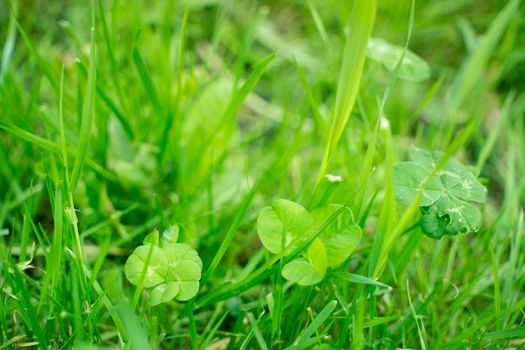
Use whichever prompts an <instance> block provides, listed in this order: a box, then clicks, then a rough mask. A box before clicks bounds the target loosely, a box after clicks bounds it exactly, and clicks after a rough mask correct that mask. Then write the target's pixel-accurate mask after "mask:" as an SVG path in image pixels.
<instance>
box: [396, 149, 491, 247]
mask: <svg viewBox="0 0 525 350" xmlns="http://www.w3.org/2000/svg"><path fill="white" fill-rule="evenodd" d="M409 154H410V159H411V161H408V162H400V163H397V164H396V165H395V166H394V186H395V193H396V197H397V198H398V200H400V201H401V202H404V203H410V202H411V201H412V200H413V199H414V197H415V196H416V194H417V193H418V192H419V191H420V190H421V192H422V197H421V201H420V203H419V205H420V207H421V214H422V216H421V222H420V226H421V229H422V231H423V233H425V234H426V235H427V236H430V237H432V238H437V239H439V238H441V237H443V236H444V235H457V234H466V233H469V232H477V231H478V230H479V228H480V226H481V213H480V211H479V209H478V208H477V207H476V206H474V205H472V204H471V203H469V202H471V201H472V202H477V203H484V202H485V201H486V197H487V190H486V188H485V186H483V185H482V184H481V183H480V182H479V181H478V180H477V179H476V177H475V176H474V175H473V174H472V173H471V172H470V171H469V170H468V169H467V168H466V167H465V166H464V165H463V164H461V162H459V161H458V160H457V159H455V158H451V159H450V160H448V161H447V163H446V164H445V165H444V166H443V167H442V169H440V170H439V171H438V172H437V173H436V175H435V176H434V177H432V178H431V179H429V180H428V181H427V182H426V183H425V180H426V179H427V177H428V176H430V175H431V174H432V173H433V171H434V169H435V167H436V164H437V163H438V161H439V160H440V159H441V157H443V153H442V152H439V151H434V152H428V151H425V150H422V149H418V148H415V147H413V148H412V149H411V150H410V152H409Z"/></svg>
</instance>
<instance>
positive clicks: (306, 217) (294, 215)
mask: <svg viewBox="0 0 525 350" xmlns="http://www.w3.org/2000/svg"><path fill="white" fill-rule="evenodd" d="M312 223H313V218H312V215H311V214H310V213H309V212H308V211H307V210H306V209H305V208H303V207H302V206H300V205H299V204H297V203H294V202H292V201H289V200H286V199H277V200H275V201H274V202H273V203H272V206H271V207H266V208H264V209H263V211H262V212H261V214H260V215H259V218H258V219H257V232H258V233H259V238H260V239H261V242H262V244H263V246H264V247H265V248H266V249H268V250H269V251H270V252H272V253H274V254H279V253H280V252H281V251H282V250H283V249H284V248H286V247H288V245H289V244H290V243H291V242H292V240H293V239H294V238H301V237H306V233H308V231H309V230H310V229H311V226H312Z"/></svg>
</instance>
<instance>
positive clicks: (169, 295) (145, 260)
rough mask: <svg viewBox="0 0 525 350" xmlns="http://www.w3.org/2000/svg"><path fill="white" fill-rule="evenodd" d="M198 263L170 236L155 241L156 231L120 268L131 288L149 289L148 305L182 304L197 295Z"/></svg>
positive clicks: (191, 251)
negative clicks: (122, 268) (173, 301)
mask: <svg viewBox="0 0 525 350" xmlns="http://www.w3.org/2000/svg"><path fill="white" fill-rule="evenodd" d="M201 271H202V261H201V259H200V257H199V254H198V253H197V252H196V251H195V250H194V249H193V248H192V247H191V246H189V245H188V244H182V243H175V242H174V240H173V237H172V236H170V235H163V240H162V241H159V233H158V231H154V232H152V233H151V234H149V235H148V236H147V237H146V238H145V239H144V244H143V245H141V246H139V247H137V248H136V249H135V250H134V251H133V253H132V254H131V255H130V256H129V258H128V260H127V261H126V265H125V267H124V272H125V273H126V277H127V279H128V280H129V281H130V282H131V283H132V284H134V285H139V284H140V283H142V286H143V287H145V288H152V287H153V289H152V291H151V294H150V299H149V304H150V305H151V306H153V305H157V304H160V303H165V302H167V301H170V300H172V299H174V298H175V299H176V300H179V301H186V300H189V299H191V298H192V297H193V296H194V295H195V294H197V292H198V291H199V281H200V279H201Z"/></svg>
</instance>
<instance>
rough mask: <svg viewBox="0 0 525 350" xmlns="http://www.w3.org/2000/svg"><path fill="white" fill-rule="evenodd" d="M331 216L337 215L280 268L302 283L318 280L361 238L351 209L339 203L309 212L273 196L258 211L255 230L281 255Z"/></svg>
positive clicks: (311, 282)
mask: <svg viewBox="0 0 525 350" xmlns="http://www.w3.org/2000/svg"><path fill="white" fill-rule="evenodd" d="M338 211H339V212H340V213H339V214H338V213H337V212H338ZM334 215H337V217H336V218H335V219H334V220H333V221H331V222H330V223H328V224H327V225H326V226H325V227H323V228H322V231H321V232H320V233H319V235H318V236H317V237H316V238H315V239H314V240H313V242H312V243H310V245H309V246H308V248H307V249H306V250H305V251H304V253H303V256H302V257H299V258H295V259H294V260H292V261H290V262H289V263H287V264H286V265H285V266H284V267H283V270H282V275H283V277H284V278H286V279H287V280H289V281H292V282H295V283H297V284H299V285H302V286H308V285H312V284H316V283H318V282H320V281H321V280H322V279H323V278H324V276H325V274H326V270H327V268H328V267H335V266H338V265H339V264H341V263H342V262H343V261H345V260H346V259H347V258H348V257H349V256H350V254H352V252H353V251H354V249H355V248H356V246H357V244H358V243H359V240H360V239H361V228H360V227H359V226H358V225H357V224H356V223H355V221H354V217H353V215H352V211H351V210H350V209H349V208H347V207H344V206H342V205H340V204H330V205H328V206H325V207H321V208H316V209H314V210H313V211H312V212H309V211H308V210H306V209H305V208H304V207H302V206H301V205H299V204H297V203H294V202H292V201H289V200H286V199H276V200H274V201H273V203H272V205H271V206H269V207H266V208H264V209H263V210H262V211H261V213H260V215H259V218H258V219H257V233H258V234H259V238H260V239H261V242H262V244H263V246H264V247H265V248H266V249H267V250H269V251H270V252H271V253H274V254H281V253H284V255H288V253H289V252H290V251H291V249H293V248H296V247H298V246H299V245H300V244H301V243H304V242H305V241H306V240H308V239H309V238H310V237H311V236H312V234H313V233H314V232H316V231H317V230H318V229H321V227H322V225H324V224H325V223H326V222H327V221H328V220H329V219H330V218H331V217H332V216H334Z"/></svg>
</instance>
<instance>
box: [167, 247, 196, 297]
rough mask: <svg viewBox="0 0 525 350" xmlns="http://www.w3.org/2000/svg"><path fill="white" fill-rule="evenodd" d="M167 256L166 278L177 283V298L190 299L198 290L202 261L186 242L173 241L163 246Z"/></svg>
mask: <svg viewBox="0 0 525 350" xmlns="http://www.w3.org/2000/svg"><path fill="white" fill-rule="evenodd" d="M163 250H164V252H165V253H166V256H167V258H168V269H167V274H166V280H168V281H170V282H175V283H177V284H178V286H179V288H180V290H179V293H178V294H177V297H176V298H177V300H180V301H185V300H188V299H191V298H192V297H193V296H194V295H195V294H197V292H198V290H199V280H200V279H201V270H202V261H201V259H200V258H199V255H198V254H197V252H196V251H195V250H194V249H193V248H192V247H191V246H189V245H188V244H181V243H174V244H169V245H167V246H165V247H164V248H163Z"/></svg>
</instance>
